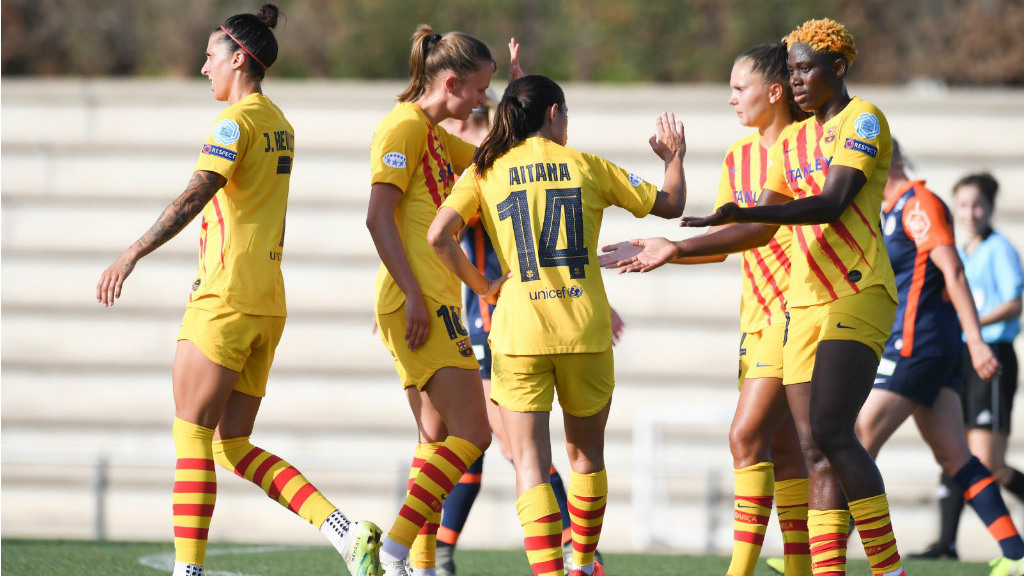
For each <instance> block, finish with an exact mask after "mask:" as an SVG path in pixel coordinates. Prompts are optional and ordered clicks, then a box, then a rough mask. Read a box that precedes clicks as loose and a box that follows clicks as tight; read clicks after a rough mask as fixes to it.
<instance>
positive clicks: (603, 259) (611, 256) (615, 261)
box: [597, 242, 643, 269]
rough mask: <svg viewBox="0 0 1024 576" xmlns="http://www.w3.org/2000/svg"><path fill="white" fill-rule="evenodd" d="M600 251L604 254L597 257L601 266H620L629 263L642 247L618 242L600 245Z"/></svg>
mask: <svg viewBox="0 0 1024 576" xmlns="http://www.w3.org/2000/svg"><path fill="white" fill-rule="evenodd" d="M601 251H602V252H604V254H601V255H600V256H599V257H598V258H597V262H598V264H599V265H600V266H601V268H609V269H610V268H621V267H623V266H625V265H626V264H629V263H630V262H631V261H632V260H633V258H634V257H635V256H636V255H637V254H639V253H640V252H642V251H643V247H641V246H634V245H633V244H630V243H629V242H619V243H618V244H609V245H608V246H602V247H601Z"/></svg>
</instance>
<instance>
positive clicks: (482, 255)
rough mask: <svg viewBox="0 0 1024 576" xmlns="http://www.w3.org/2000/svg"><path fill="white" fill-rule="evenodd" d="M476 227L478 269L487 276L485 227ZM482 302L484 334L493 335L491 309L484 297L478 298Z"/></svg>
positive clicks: (481, 314) (481, 317)
mask: <svg viewBox="0 0 1024 576" xmlns="http://www.w3.org/2000/svg"><path fill="white" fill-rule="evenodd" d="M477 223H478V225H477V226H476V227H474V230H475V231H476V243H475V244H476V269H477V270H479V271H480V273H481V274H485V271H486V270H487V249H486V247H484V227H483V226H480V225H479V220H478V221H477ZM477 298H478V299H479V300H480V322H481V324H482V327H483V329H484V332H487V333H488V334H490V333H491V308H490V306H488V305H487V301H486V300H484V297H483V296H479V295H478V296H477Z"/></svg>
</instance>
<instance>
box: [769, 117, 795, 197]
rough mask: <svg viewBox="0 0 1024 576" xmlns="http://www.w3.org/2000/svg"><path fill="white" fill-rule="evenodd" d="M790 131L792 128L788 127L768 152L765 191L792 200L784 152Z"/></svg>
mask: <svg viewBox="0 0 1024 576" xmlns="http://www.w3.org/2000/svg"><path fill="white" fill-rule="evenodd" d="M789 131H790V127H786V129H785V130H783V132H782V134H780V135H779V139H778V140H776V141H775V144H772V147H771V148H770V149H769V150H768V169H767V176H766V177H765V181H764V186H763V189H764V190H771V191H773V192H778V193H779V194H782V195H783V196H789V197H790V198H792V197H793V190H792V189H791V188H790V187H789V182H787V181H786V159H785V157H784V154H785V153H784V152H783V150H785V149H786V146H785V142H786V139H787V138H788V137H789V133H790V132H789Z"/></svg>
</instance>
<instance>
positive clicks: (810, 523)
mask: <svg viewBox="0 0 1024 576" xmlns="http://www.w3.org/2000/svg"><path fill="white" fill-rule="evenodd" d="M807 535H808V536H809V537H810V540H809V542H810V549H811V574H813V575H814V576H824V575H827V576H845V575H846V543H847V541H848V540H849V539H850V511H849V510H808V511H807Z"/></svg>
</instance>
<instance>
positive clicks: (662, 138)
mask: <svg viewBox="0 0 1024 576" xmlns="http://www.w3.org/2000/svg"><path fill="white" fill-rule="evenodd" d="M649 142H650V144H651V149H652V150H654V153H655V154H657V155H658V157H659V158H661V159H662V160H664V161H666V162H668V161H669V160H670V159H671V158H672V157H673V156H676V155H678V156H679V157H680V158H682V157H683V156H685V155H686V135H685V134H684V133H683V123H682V122H677V121H676V115H675V114H673V113H671V112H665V113H663V114H662V115H661V116H658V120H657V122H655V124H654V135H653V136H651V139H650V140H649Z"/></svg>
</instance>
